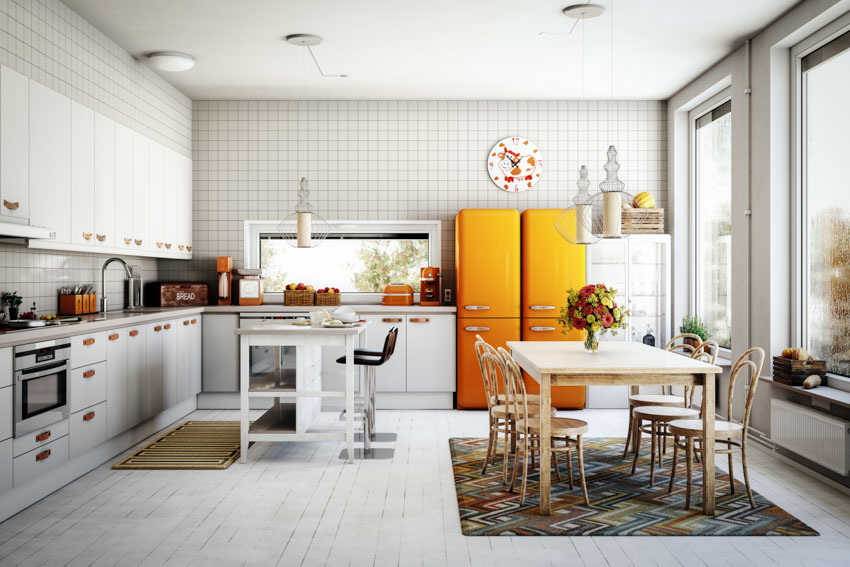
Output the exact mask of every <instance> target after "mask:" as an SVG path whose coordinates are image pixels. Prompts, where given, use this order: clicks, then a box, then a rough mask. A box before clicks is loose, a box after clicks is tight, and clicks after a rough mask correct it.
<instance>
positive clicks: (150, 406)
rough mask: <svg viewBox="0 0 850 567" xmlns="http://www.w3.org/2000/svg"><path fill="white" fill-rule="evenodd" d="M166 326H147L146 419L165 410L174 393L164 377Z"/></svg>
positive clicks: (164, 324) (156, 324)
mask: <svg viewBox="0 0 850 567" xmlns="http://www.w3.org/2000/svg"><path fill="white" fill-rule="evenodd" d="M166 325H168V323H151V324H149V325H148V354H147V363H148V368H147V381H148V397H147V406H146V415H147V417H153V416H155V415H156V414H158V413H159V412H161V411H162V410H163V409H165V408H166V407H167V406H166V400H169V399H170V398H171V397H172V396H173V392H174V387H173V385H172V384H171V383H170V382H169V379H168V378H166V377H165V372H164V369H165V364H164V361H165V347H164V345H165V343H166V339H165V332H166V330H165V328H166Z"/></svg>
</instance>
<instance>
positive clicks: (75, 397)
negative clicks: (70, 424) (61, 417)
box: [71, 362, 106, 413]
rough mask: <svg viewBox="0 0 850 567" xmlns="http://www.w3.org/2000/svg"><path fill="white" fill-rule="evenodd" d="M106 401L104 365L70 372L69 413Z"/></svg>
mask: <svg viewBox="0 0 850 567" xmlns="http://www.w3.org/2000/svg"><path fill="white" fill-rule="evenodd" d="M105 401H106V363H105V362H98V363H97V364H91V365H89V366H82V367H80V368H75V369H73V370H71V413H74V412H78V411H80V410H84V409H86V408H88V407H91V406H93V405H95V404H99V403H100V402H105Z"/></svg>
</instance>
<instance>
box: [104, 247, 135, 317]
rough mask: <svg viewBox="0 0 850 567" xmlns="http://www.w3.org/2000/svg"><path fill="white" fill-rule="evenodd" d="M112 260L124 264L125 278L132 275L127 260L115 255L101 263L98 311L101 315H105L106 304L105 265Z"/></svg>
mask: <svg viewBox="0 0 850 567" xmlns="http://www.w3.org/2000/svg"><path fill="white" fill-rule="evenodd" d="M112 262H121V264H122V265H123V266H124V271H125V272H127V278H128V279H129V278H132V277H133V272H132V271H131V270H130V266H128V265H127V262H125V261H124V260H122V259H121V258H118V257H115V258H110V259H108V260H107V261H106V262H104V263H103V268H101V270H100V295H101V297H100V312H101V313H102V314H103V317H104V318H105V317H106V306H107V298H106V267H107V266H109V264H111V263H112Z"/></svg>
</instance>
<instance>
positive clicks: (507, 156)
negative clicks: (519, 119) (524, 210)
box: [487, 136, 543, 193]
mask: <svg viewBox="0 0 850 567" xmlns="http://www.w3.org/2000/svg"><path fill="white" fill-rule="evenodd" d="M487 171H488V172H489V173H490V179H492V180H493V183H495V184H496V185H498V186H499V189H501V190H503V191H508V192H510V193H519V192H520V191H527V190H528V189H531V188H532V187H533V186H534V184H535V183H537V182H538V181H540V175H541V174H542V173H543V160H542V159H541V158H540V150H538V149H537V146H535V145H534V144H532V143H531V142H529V141H528V140H527V139H525V138H520V137H518V136H514V137H512V138H505V139H504V140H502V141H501V142H499V143H497V144H496V145H495V146H493V149H492V150H491V151H490V155H489V156H487Z"/></svg>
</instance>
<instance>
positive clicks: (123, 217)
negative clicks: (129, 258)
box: [115, 123, 136, 249]
mask: <svg viewBox="0 0 850 567" xmlns="http://www.w3.org/2000/svg"><path fill="white" fill-rule="evenodd" d="M134 202H135V200H134V199H133V133H132V132H131V131H130V129H129V128H127V127H126V126H124V125H122V124H117V123H116V124H115V246H116V247H118V248H128V249H129V248H134V247H135V246H136V244H135V243H134V242H133V233H134V231H133V220H134V215H133V205H134Z"/></svg>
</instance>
